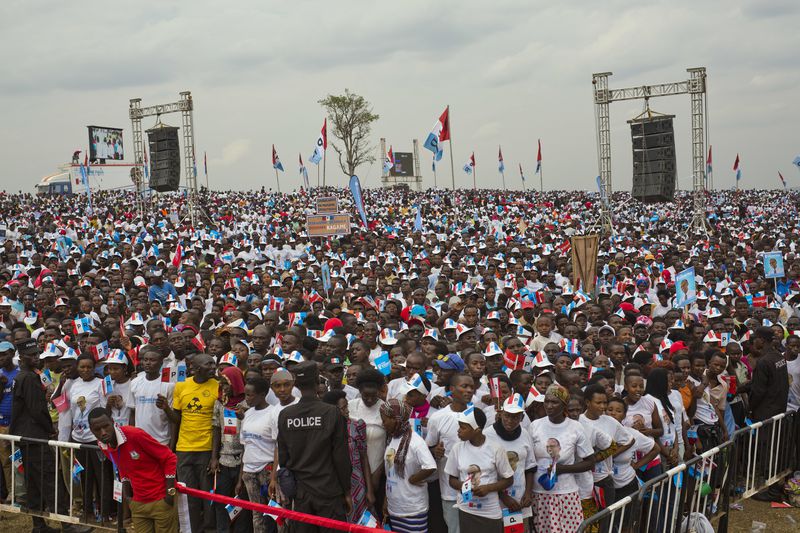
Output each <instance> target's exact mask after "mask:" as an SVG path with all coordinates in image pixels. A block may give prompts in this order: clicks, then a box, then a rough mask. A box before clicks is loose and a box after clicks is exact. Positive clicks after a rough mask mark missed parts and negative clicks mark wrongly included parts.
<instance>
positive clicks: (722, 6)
mask: <svg viewBox="0 0 800 533" xmlns="http://www.w3.org/2000/svg"><path fill="white" fill-rule="evenodd" d="M798 27H800V2H798V1H797V0H747V1H697V0H694V1H688V0H670V1H647V2H641V1H638V2H633V1H623V0H604V1H602V2H588V1H576V0H564V1H557V2H553V1H548V2H543V1H539V0H536V1H533V0H527V1H524V0H523V1H512V0H493V1H491V2H487V1H476V0H461V1H439V2H423V1H418V0H403V1H402V2H370V1H354V0H337V1H335V2H331V1H327V2H322V1H310V0H293V1H291V2H276V1H264V0H261V1H255V0H239V1H237V2H213V1H210V0H195V1H193V2H172V1H164V0H161V1H151V0H140V1H138V2H117V3H109V2H94V1H92V2H88V1H77V2H56V1H48V0H3V1H2V2H0V64H2V65H3V67H4V68H3V70H2V74H0V109H2V114H1V115H0V116H2V127H0V158H2V161H3V165H2V167H0V168H2V171H1V172H0V188H2V189H10V190H14V191H16V190H18V189H20V188H23V189H24V190H26V191H32V190H33V186H34V184H35V183H36V182H38V180H39V179H40V178H41V177H42V176H44V175H46V174H49V173H52V172H53V171H54V170H55V168H56V167H57V165H58V164H60V163H63V162H66V161H67V160H68V159H69V156H70V155H71V153H72V151H73V150H75V149H85V147H86V146H87V144H88V137H87V133H86V128H85V126H87V125H89V124H97V125H102V126H116V127H122V128H124V130H125V131H124V139H125V143H126V145H125V148H126V158H127V159H129V160H130V159H132V158H133V153H132V152H133V150H132V149H133V145H132V143H131V142H130V141H131V131H130V120H129V119H128V100H129V99H130V98H135V97H140V98H142V99H143V105H153V104H157V103H166V102H171V101H175V100H177V99H178V93H179V92H180V91H182V90H191V91H192V94H193V97H194V100H195V114H194V118H195V135H196V145H197V151H198V154H200V155H199V158H200V157H202V153H203V152H204V151H205V152H207V153H208V159H209V174H210V183H211V187H212V188H215V189H220V188H226V189H227V188H236V189H247V188H256V187H261V186H262V185H265V186H267V187H274V186H275V174H274V172H273V170H272V168H271V160H270V157H271V153H270V151H271V145H272V144H273V143H274V144H275V145H276V147H277V149H278V153H279V154H280V157H281V159H282V161H283V164H284V167H286V173H284V174H283V175H282V176H281V179H282V184H283V188H284V190H285V189H286V188H288V187H290V186H299V184H300V179H299V177H298V172H297V155H298V152H300V153H302V154H303V158H304V159H307V158H308V156H309V155H310V154H311V152H312V149H313V145H314V142H315V141H316V137H317V135H318V133H319V128H320V126H321V124H322V119H323V110H322V108H321V107H320V106H319V105H318V104H317V103H316V102H317V100H319V99H320V98H322V97H324V96H325V95H326V94H328V93H340V92H343V91H344V89H345V88H349V89H350V90H351V91H354V92H356V93H358V94H361V95H363V96H365V97H366V98H367V99H368V100H369V101H370V102H372V104H373V105H374V111H375V112H376V113H378V114H379V115H380V120H379V121H377V122H376V123H375V124H374V127H373V137H374V139H373V141H374V142H373V145H374V146H375V150H376V154H377V146H378V139H379V138H380V137H385V138H386V139H387V142H389V143H391V144H392V145H393V146H394V149H395V151H410V150H411V140H412V139H414V138H418V139H420V142H422V141H424V139H425V137H426V136H427V134H428V132H429V131H430V129H431V126H432V125H433V123H434V122H435V120H436V118H437V117H438V116H439V114H440V113H441V112H442V110H443V109H444V107H445V106H446V105H447V104H450V106H451V120H452V132H453V141H454V148H455V149H454V156H455V158H454V160H455V166H456V170H455V175H456V184H457V185H458V186H460V187H467V186H472V178H471V177H469V176H467V175H466V174H465V173H464V172H463V170H461V168H462V167H463V165H464V163H465V161H466V159H467V158H468V157H469V154H470V152H472V151H473V150H474V151H475V156H476V159H477V182H478V186H479V187H488V186H499V184H500V175H499V173H498V171H497V147H498V145H502V147H503V154H504V156H505V164H506V183H507V184H508V186H509V187H514V188H520V187H521V182H520V179H519V173H518V170H517V163H522V165H523V167H524V168H525V174H526V177H527V178H528V182H527V183H528V185H529V186H530V185H531V184H532V183H535V184H536V186H537V187H538V177H537V176H534V167H535V161H536V140H537V138H541V139H542V146H543V159H544V161H543V166H544V186H545V188H547V189H555V188H570V189H589V190H594V189H595V183H594V178H595V176H596V175H597V173H598V172H597V154H596V141H595V121H594V109H593V103H592V85H591V75H592V73H593V72H603V71H612V72H614V75H613V76H612V77H611V79H610V86H611V88H622V87H628V86H636V85H643V84H652V83H662V82H673V81H680V80H683V79H686V78H687V76H688V74H687V73H686V68H687V67H694V66H705V67H707V69H708V88H709V122H710V141H711V144H712V145H713V147H714V180H715V185H716V186H717V187H731V186H733V183H734V178H733V171H732V170H731V167H732V164H733V160H734V158H735V157H736V153H737V152H738V153H739V154H740V156H741V160H742V168H743V175H744V177H743V180H742V184H741V185H742V186H743V187H756V186H758V187H767V188H776V187H778V186H779V185H780V183H779V181H778V177H777V172H778V171H779V170H780V171H782V172H783V175H784V176H785V177H786V179H787V181H788V182H789V184H790V186H800V171H798V169H797V168H794V167H793V166H792V164H791V162H792V159H793V158H794V157H795V156H796V155H798V154H800V135H799V134H798V124H800V110H799V109H800V105H799V104H798V101H799V100H800V99H799V98H798V96H800V87H799V86H800V59H798V50H800V31H798ZM642 106H643V104H642V102H641V101H630V102H621V103H616V104H612V106H611V128H612V164H613V185H614V189H615V190H616V189H626V190H629V189H630V186H631V143H630V133H629V129H628V125H627V124H626V122H625V121H626V120H628V119H630V118H632V117H633V116H635V115H637V114H639V113H640V112H641V111H642ZM651 107H652V108H653V109H654V110H656V111H660V112H664V113H670V114H675V115H677V118H676V151H677V153H678V167H679V172H678V175H679V180H680V182H679V183H680V185H681V188H688V187H691V179H690V176H691V160H690V155H691V154H690V150H691V145H690V134H689V133H690V130H689V124H690V122H689V112H690V109H689V97H688V96H673V97H668V98H660V99H654V100H653V101H652V103H651ZM163 120H164V122H166V123H169V124H172V125H176V126H177V125H180V116H179V115H172V116H165V117H164V119H163ZM153 123H154V119H148V120H147V121H145V122H144V127H145V129H146V128H148V127H151V126H152V125H153ZM445 150H446V151H447V150H449V146H447V145H446V146H445ZM333 155H334V154H333V153H332V152H331V153H329V157H328V165H327V170H328V182H329V183H333V184H340V185H343V184H344V183H345V181H346V180H345V176H344V175H343V173H342V172H341V170H339V169H338V165H337V164H336V163H335V161H334V158H332V157H331V156H333ZM420 155H421V161H422V165H421V166H422V173H423V176H424V184H425V185H426V186H432V185H433V174H432V172H431V168H430V167H431V154H430V152H428V151H426V150H424V149H421V151H420ZM438 167H439V168H438V170H439V172H438V183H439V185H440V186H442V185H443V184H444V185H449V183H450V167H449V155H447V154H446V156H445V159H444V160H443V161H442V163H441V164H440V165H439V166H438ZM200 169H201V170H200V172H201V173H202V165H200ZM309 171H310V175H311V178H312V181H315V179H314V178H315V176H316V168H315V167H314V166H313V165H309ZM358 174H359V176H360V177H361V181H362V185H363V186H365V187H374V186H377V185H378V184H379V183H380V182H379V175H380V163H379V162H378V163H375V164H374V165H373V166H371V167H369V166H365V167H363V168H360V169H359V170H358Z"/></svg>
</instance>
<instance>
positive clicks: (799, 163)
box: [792, 155, 800, 168]
mask: <svg viewBox="0 0 800 533" xmlns="http://www.w3.org/2000/svg"><path fill="white" fill-rule="evenodd" d="M792 164H793V165H794V166H796V167H797V168H800V155H798V156H797V157H795V158H794V160H793V161H792Z"/></svg>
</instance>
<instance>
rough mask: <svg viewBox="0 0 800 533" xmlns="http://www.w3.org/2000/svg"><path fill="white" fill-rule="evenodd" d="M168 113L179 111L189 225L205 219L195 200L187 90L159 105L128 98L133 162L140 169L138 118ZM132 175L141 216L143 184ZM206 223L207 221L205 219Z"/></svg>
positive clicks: (190, 105) (141, 149)
mask: <svg viewBox="0 0 800 533" xmlns="http://www.w3.org/2000/svg"><path fill="white" fill-rule="evenodd" d="M168 113H180V114H181V130H182V132H183V175H184V179H185V184H186V200H187V201H186V205H187V214H186V218H188V219H189V221H190V223H191V225H192V227H195V226H196V224H197V223H198V222H199V221H200V220H201V219H203V218H205V219H208V217H207V215H205V213H204V212H203V209H202V207H201V206H200V202H199V198H198V196H199V190H198V186H197V162H196V159H195V148H194V102H193V100H192V93H191V92H190V91H183V92H181V93H180V100H178V101H177V102H172V103H169V104H159V105H154V106H149V107H142V99H141V98H132V99H131V101H130V107H129V109H128V116H129V117H130V119H131V130H132V131H133V151H134V164H135V165H136V168H139V169H143V168H144V165H145V162H144V139H143V137H142V119H143V118H144V117H152V116H155V117H160V116H161V115H166V114H168ZM135 174H136V176H132V179H133V181H134V184H135V185H136V208H137V210H138V211H139V213H141V214H142V215H144V212H145V210H146V204H145V202H144V197H145V191H146V189H147V184H146V183H145V182H144V178H143V174H142V173H141V172H136V173H135ZM209 222H210V221H209Z"/></svg>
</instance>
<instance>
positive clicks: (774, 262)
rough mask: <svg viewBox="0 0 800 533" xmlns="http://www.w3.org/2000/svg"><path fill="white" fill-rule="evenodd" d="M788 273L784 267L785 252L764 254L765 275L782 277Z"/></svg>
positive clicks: (766, 276) (767, 276)
mask: <svg viewBox="0 0 800 533" xmlns="http://www.w3.org/2000/svg"><path fill="white" fill-rule="evenodd" d="M785 275H786V274H785V272H784V269H783V254H782V253H780V252H767V253H765V254H764V277H765V278H782V277H784V276H785Z"/></svg>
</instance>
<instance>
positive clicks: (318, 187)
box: [317, 163, 319, 189]
mask: <svg viewBox="0 0 800 533" xmlns="http://www.w3.org/2000/svg"><path fill="white" fill-rule="evenodd" d="M317 189H319V163H317Z"/></svg>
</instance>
